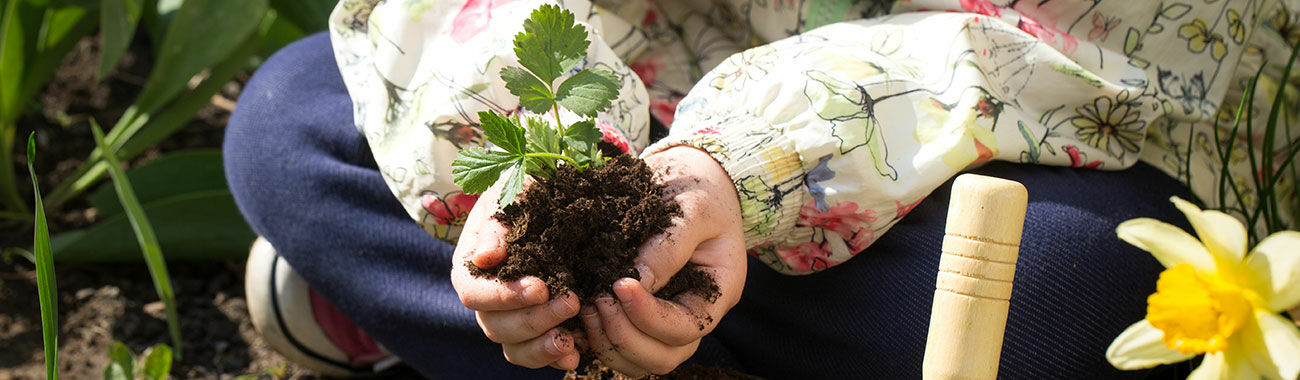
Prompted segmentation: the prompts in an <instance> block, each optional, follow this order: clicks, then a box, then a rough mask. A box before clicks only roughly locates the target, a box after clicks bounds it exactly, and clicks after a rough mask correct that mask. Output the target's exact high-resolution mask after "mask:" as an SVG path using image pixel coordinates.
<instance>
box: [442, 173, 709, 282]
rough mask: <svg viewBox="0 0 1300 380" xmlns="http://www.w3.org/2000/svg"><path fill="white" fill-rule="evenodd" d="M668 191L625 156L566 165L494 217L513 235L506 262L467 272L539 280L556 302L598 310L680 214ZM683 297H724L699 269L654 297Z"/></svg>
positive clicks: (637, 276)
mask: <svg viewBox="0 0 1300 380" xmlns="http://www.w3.org/2000/svg"><path fill="white" fill-rule="evenodd" d="M664 190H665V189H664V186H663V185H661V184H658V183H656V182H655V181H654V173H653V172H651V171H650V168H649V167H647V166H646V165H645V163H644V162H642V161H641V160H640V159H637V158H635V157H632V156H630V155H626V154H623V155H618V156H615V157H614V158H613V159H611V160H610V161H609V162H607V163H606V165H604V166H602V167H600V168H595V169H593V168H588V169H586V170H581V171H579V170H575V169H573V168H571V167H568V166H560V167H559V168H558V169H557V170H556V173H555V175H554V176H553V177H552V178H550V179H547V180H541V181H537V182H534V183H533V184H532V186H530V187H529V188H528V190H527V191H524V192H523V193H522V194H521V197H522V198H521V199H519V200H517V201H516V202H514V203H511V204H510V205H507V206H506V207H505V208H503V209H502V210H501V211H500V212H498V213H497V214H496V215H495V217H496V218H497V220H499V221H501V223H502V224H503V225H505V226H506V227H508V228H509V229H510V232H509V233H508V234H507V235H506V238H505V241H506V253H507V255H508V256H507V258H506V259H505V261H503V262H501V263H500V264H499V265H497V266H496V267H494V268H489V269H480V268H479V267H477V266H475V265H474V263H473V262H466V263H465V265H466V266H467V267H468V268H469V272H470V273H471V274H473V275H475V276H480V277H482V276H496V277H497V278H498V279H499V280H500V281H503V282H508V281H514V280H518V279H520V278H523V277H525V276H536V277H537V278H540V279H541V280H542V281H543V282H545V283H546V286H547V288H548V289H549V290H550V294H551V295H552V296H553V297H554V296H558V295H560V294H564V292H567V291H573V292H574V293H575V294H577V296H578V300H579V302H580V303H581V304H582V305H594V304H595V299H596V296H598V295H600V294H601V293H607V294H613V285H614V282H615V281H618V279H620V278H624V277H631V278H635V279H638V280H639V279H640V277H641V276H640V274H639V273H637V270H636V268H635V267H634V265H635V263H634V260H635V259H636V257H637V254H638V251H637V248H639V247H640V246H641V245H642V244H643V243H645V242H646V240H648V239H649V238H650V237H652V236H655V235H658V234H661V233H663V232H664V231H665V230H667V228H668V227H669V226H671V225H672V223H673V222H672V219H673V217H675V216H679V215H681V208H680V207H679V206H678V205H677V203H676V202H675V201H672V200H671V199H667V198H665V197H664ZM683 292H694V293H695V294H697V295H700V296H702V297H705V298H707V299H709V300H711V301H712V300H714V299H716V298H717V296H718V294H719V290H718V285H717V283H716V282H714V280H713V277H712V276H710V275H709V274H708V273H707V272H704V271H702V270H700V269H699V268H698V267H696V266H695V265H694V264H687V265H686V267H684V268H682V270H681V271H679V272H678V273H677V274H676V275H674V276H673V277H672V278H671V279H669V280H668V283H667V284H665V286H664V287H663V288H661V289H660V290H659V291H658V292H656V293H655V296H656V297H659V298H664V299H671V298H673V297H675V296H677V295H679V294H681V293H683Z"/></svg>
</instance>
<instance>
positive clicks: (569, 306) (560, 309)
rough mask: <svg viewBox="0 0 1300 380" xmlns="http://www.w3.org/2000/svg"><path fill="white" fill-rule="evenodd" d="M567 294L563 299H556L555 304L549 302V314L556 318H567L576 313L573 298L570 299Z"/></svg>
mask: <svg viewBox="0 0 1300 380" xmlns="http://www.w3.org/2000/svg"><path fill="white" fill-rule="evenodd" d="M569 294H572V293H569ZM569 294H565V295H564V297H560V298H558V299H556V300H555V302H551V313H553V314H555V316H556V317H560V318H568V317H572V316H573V315H574V313H577V312H578V310H577V308H578V306H577V305H575V302H573V301H574V300H573V297H570V296H569Z"/></svg>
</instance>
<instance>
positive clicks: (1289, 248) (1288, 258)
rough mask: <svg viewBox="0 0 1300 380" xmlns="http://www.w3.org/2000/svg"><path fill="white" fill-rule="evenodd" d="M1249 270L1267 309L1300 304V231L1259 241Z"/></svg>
mask: <svg viewBox="0 0 1300 380" xmlns="http://www.w3.org/2000/svg"><path fill="white" fill-rule="evenodd" d="M1246 267H1248V268H1250V270H1251V271H1252V272H1254V273H1255V275H1256V276H1257V278H1258V279H1259V281H1260V284H1259V286H1260V287H1262V288H1263V289H1259V290H1266V292H1263V293H1264V294H1262V295H1263V296H1264V297H1265V298H1266V299H1267V300H1268V310H1269V311H1273V312H1277V311H1282V310H1287V309H1290V308H1292V307H1295V306H1296V305H1297V304H1300V232H1295V231H1282V232H1278V233H1274V234H1273V235H1270V236H1269V237H1267V238H1265V239H1264V241H1261V242H1259V244H1258V245H1256V246H1255V250H1254V251H1253V252H1251V254H1250V257H1249V258H1247V259H1246ZM1296 360H1297V361H1300V359H1296Z"/></svg>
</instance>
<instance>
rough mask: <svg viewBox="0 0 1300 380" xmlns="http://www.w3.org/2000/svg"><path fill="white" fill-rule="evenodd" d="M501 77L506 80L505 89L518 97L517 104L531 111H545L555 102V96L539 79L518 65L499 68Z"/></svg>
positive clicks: (539, 112)
mask: <svg viewBox="0 0 1300 380" xmlns="http://www.w3.org/2000/svg"><path fill="white" fill-rule="evenodd" d="M501 79H504V80H505V81H506V89H509V90H510V93H511V94H514V95H515V96H518V97H519V105H521V106H523V107H524V109H526V110H528V111H529V112H532V113H537V114H541V113H546V111H547V110H550V109H551V107H552V106H553V105H554V104H555V103H554V102H555V96H554V95H552V94H551V89H550V87H549V86H547V84H546V83H542V80H541V79H537V77H536V76H534V75H533V74H530V73H529V72H528V71H525V70H524V69H521V68H518V67H506V68H503V69H501Z"/></svg>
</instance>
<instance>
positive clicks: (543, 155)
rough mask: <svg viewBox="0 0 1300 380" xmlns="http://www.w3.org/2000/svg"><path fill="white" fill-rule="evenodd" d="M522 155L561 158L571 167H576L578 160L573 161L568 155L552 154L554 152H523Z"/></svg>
mask: <svg viewBox="0 0 1300 380" xmlns="http://www.w3.org/2000/svg"><path fill="white" fill-rule="evenodd" d="M524 157H541V158H553V159H562V160H564V161H566V162H568V163H569V165H571V166H573V167H575V168H577V167H578V162H577V161H574V160H573V159H572V158H569V157H568V156H564V155H559V154H554V153H525V154H524Z"/></svg>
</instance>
